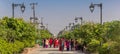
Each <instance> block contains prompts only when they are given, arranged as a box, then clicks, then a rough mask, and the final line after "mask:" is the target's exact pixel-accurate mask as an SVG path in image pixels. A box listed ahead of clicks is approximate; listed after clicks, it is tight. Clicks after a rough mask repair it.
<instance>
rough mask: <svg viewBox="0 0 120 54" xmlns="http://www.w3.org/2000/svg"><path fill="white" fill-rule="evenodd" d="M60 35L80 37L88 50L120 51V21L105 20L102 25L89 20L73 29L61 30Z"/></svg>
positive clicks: (113, 53) (70, 37) (112, 53)
mask: <svg viewBox="0 0 120 54" xmlns="http://www.w3.org/2000/svg"><path fill="white" fill-rule="evenodd" d="M71 34H73V35H71ZM60 36H62V37H64V38H68V37H69V39H73V38H75V39H81V40H82V42H81V44H82V43H84V42H85V43H87V50H88V51H89V52H99V53H100V54H107V53H108V52H109V53H111V54H119V53H120V52H119V50H120V46H119V45H120V21H111V22H105V23H103V24H102V25H101V24H98V23H90V22H89V23H85V24H83V25H79V26H78V27H76V28H75V29H74V30H69V31H63V32H62V34H61V35H60Z"/></svg>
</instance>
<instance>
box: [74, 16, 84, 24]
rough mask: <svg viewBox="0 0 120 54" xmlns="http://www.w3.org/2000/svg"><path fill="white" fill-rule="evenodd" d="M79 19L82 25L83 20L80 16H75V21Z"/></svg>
mask: <svg viewBox="0 0 120 54" xmlns="http://www.w3.org/2000/svg"><path fill="white" fill-rule="evenodd" d="M79 19H80V20H81V25H82V20H83V18H82V17H75V22H76V23H77V22H78V20H79Z"/></svg>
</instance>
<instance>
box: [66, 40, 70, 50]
mask: <svg viewBox="0 0 120 54" xmlns="http://www.w3.org/2000/svg"><path fill="white" fill-rule="evenodd" d="M69 45H70V41H69V40H68V39H67V40H66V49H67V51H69Z"/></svg>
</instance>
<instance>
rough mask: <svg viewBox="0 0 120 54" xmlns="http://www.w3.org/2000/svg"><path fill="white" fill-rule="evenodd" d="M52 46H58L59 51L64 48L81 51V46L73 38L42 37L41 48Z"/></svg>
mask: <svg viewBox="0 0 120 54" xmlns="http://www.w3.org/2000/svg"><path fill="white" fill-rule="evenodd" d="M48 47H50V48H51V47H54V48H58V47H59V50H60V51H63V50H64V48H66V50H67V51H69V50H80V49H81V51H83V46H81V45H79V44H78V42H77V40H75V39H65V38H54V39H53V38H50V39H43V48H48Z"/></svg>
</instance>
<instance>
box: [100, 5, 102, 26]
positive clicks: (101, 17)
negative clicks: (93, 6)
mask: <svg viewBox="0 0 120 54" xmlns="http://www.w3.org/2000/svg"><path fill="white" fill-rule="evenodd" d="M100 23H101V24H102V3H101V4H100Z"/></svg>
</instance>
